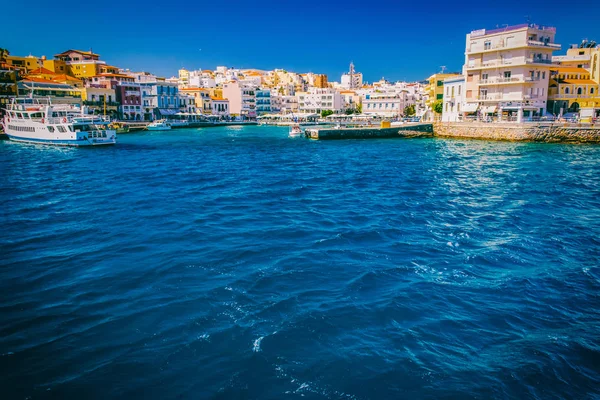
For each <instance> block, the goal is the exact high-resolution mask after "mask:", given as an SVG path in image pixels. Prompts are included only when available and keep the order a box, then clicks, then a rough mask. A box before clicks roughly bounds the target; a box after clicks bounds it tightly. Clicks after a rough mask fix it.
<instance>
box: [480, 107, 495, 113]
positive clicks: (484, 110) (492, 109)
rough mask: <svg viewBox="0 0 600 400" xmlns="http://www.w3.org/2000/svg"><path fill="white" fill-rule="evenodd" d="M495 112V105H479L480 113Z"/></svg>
mask: <svg viewBox="0 0 600 400" xmlns="http://www.w3.org/2000/svg"><path fill="white" fill-rule="evenodd" d="M495 112H496V106H487V107H481V113H482V114H494V113H495Z"/></svg>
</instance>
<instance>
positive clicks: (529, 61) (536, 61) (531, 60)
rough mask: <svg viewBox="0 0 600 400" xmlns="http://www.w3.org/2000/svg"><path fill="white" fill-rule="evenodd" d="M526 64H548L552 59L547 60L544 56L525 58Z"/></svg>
mask: <svg viewBox="0 0 600 400" xmlns="http://www.w3.org/2000/svg"><path fill="white" fill-rule="evenodd" d="M525 64H546V65H551V64H552V60H545V59H543V58H527V59H525Z"/></svg>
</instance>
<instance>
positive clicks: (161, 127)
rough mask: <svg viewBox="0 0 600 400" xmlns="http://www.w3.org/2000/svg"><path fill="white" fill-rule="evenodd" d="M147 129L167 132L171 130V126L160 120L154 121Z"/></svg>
mask: <svg viewBox="0 0 600 400" xmlns="http://www.w3.org/2000/svg"><path fill="white" fill-rule="evenodd" d="M146 129H148V130H149V131H166V130H169V129H171V124H169V123H168V122H167V120H165V119H159V120H158V121H154V122H153V123H151V124H149V125H148V126H147V127H146Z"/></svg>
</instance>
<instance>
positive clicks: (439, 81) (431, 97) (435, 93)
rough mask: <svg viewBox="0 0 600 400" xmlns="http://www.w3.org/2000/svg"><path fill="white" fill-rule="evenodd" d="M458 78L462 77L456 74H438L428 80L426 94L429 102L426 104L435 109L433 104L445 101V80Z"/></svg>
mask: <svg viewBox="0 0 600 400" xmlns="http://www.w3.org/2000/svg"><path fill="white" fill-rule="evenodd" d="M456 76H460V74H456V73H449V74H444V73H438V74H433V75H431V76H430V77H429V78H427V81H428V84H427V86H425V93H426V94H427V101H426V102H425V104H426V105H427V107H429V108H430V109H432V108H433V104H434V103H435V102H436V101H438V100H443V99H444V79H446V78H453V77H456Z"/></svg>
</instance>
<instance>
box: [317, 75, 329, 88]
mask: <svg viewBox="0 0 600 400" xmlns="http://www.w3.org/2000/svg"><path fill="white" fill-rule="evenodd" d="M314 86H315V87H316V88H320V89H326V88H327V87H328V85H327V75H325V74H318V75H315V84H314Z"/></svg>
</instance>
